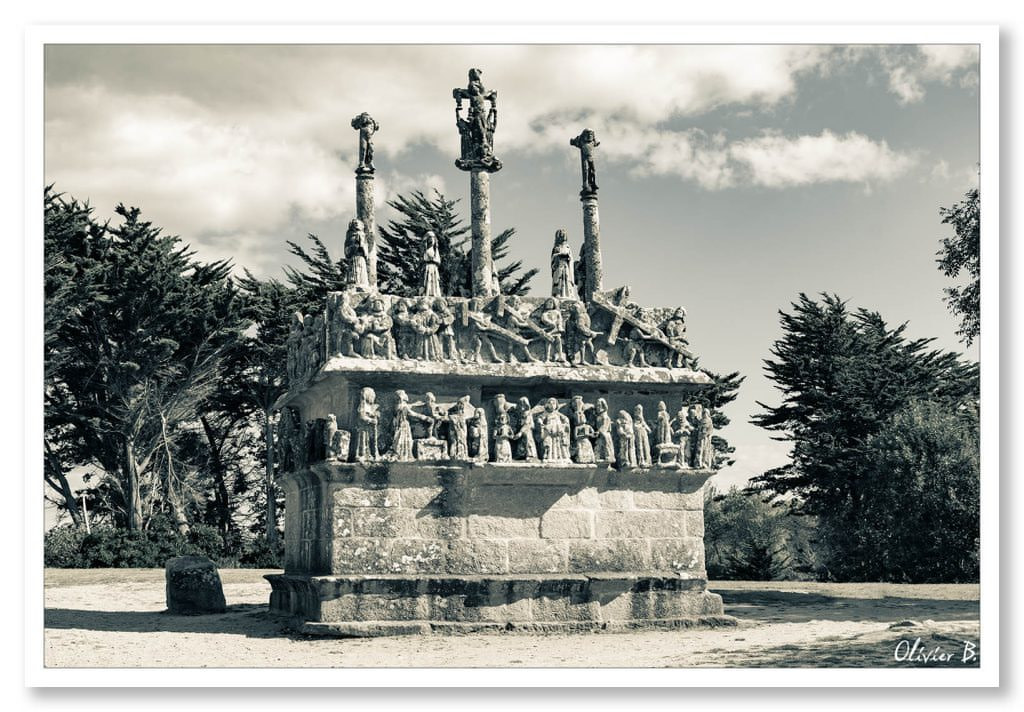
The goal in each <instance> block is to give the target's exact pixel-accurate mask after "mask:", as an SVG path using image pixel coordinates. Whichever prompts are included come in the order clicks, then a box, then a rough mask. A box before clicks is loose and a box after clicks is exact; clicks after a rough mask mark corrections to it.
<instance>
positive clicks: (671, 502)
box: [633, 490, 704, 511]
mask: <svg viewBox="0 0 1024 712" xmlns="http://www.w3.org/2000/svg"><path fill="white" fill-rule="evenodd" d="M633 504H634V505H635V506H636V508H637V509H692V510H701V511H703V509H704V492H703V491H702V490H698V491H696V492H689V493H687V492H657V491H655V492H642V491H635V492H633Z"/></svg>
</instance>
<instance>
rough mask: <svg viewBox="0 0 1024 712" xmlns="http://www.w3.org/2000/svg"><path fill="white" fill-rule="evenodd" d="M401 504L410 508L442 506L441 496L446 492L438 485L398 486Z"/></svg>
mask: <svg viewBox="0 0 1024 712" xmlns="http://www.w3.org/2000/svg"><path fill="white" fill-rule="evenodd" d="M396 491H397V492H398V498H399V500H398V501H399V503H400V506H402V507H408V508H409V509H424V508H427V507H440V506H441V504H440V498H441V495H442V493H443V492H444V490H443V488H442V487H440V486H438V487H400V488H397V489H396Z"/></svg>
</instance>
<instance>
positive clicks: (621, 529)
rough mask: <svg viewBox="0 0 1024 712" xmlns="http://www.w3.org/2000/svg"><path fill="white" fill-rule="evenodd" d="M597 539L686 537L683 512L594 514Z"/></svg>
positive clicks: (651, 511) (614, 512)
mask: <svg viewBox="0 0 1024 712" xmlns="http://www.w3.org/2000/svg"><path fill="white" fill-rule="evenodd" d="M594 530H595V534H596V536H597V538H598V539H650V538H652V537H664V538H668V537H683V536H685V535H686V530H685V519H684V513H683V512H673V511H656V510H632V511H626V512H621V511H612V512H605V511H600V512H597V513H596V514H595V527H594Z"/></svg>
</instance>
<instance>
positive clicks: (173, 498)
mask: <svg viewBox="0 0 1024 712" xmlns="http://www.w3.org/2000/svg"><path fill="white" fill-rule="evenodd" d="M160 432H161V435H162V437H163V441H164V456H165V457H166V458H167V485H166V487H167V501H168V502H169V503H170V505H171V512H172V514H173V515H174V524H175V526H177V527H178V533H179V534H181V535H182V536H185V535H186V534H188V531H189V525H188V517H187V516H185V507H184V505H183V504H182V503H181V496H180V495H179V493H178V490H177V488H176V487H175V486H174V485H175V479H176V476H175V474H174V458H173V457H172V456H171V443H170V441H169V440H168V439H167V418H166V417H165V416H164V414H163V413H161V414H160Z"/></svg>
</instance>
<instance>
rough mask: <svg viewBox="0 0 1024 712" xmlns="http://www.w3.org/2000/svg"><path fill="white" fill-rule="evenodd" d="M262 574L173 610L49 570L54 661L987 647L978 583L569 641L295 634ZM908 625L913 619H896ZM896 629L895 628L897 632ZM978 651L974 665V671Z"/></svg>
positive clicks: (613, 660) (721, 662) (232, 573)
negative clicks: (206, 601)
mask: <svg viewBox="0 0 1024 712" xmlns="http://www.w3.org/2000/svg"><path fill="white" fill-rule="evenodd" d="M263 573H268V572H260V571H252V570H222V571H221V578H222V580H223V582H224V594H225V596H226V598H227V601H228V612H227V613H225V614H223V615H213V616H195V617H188V616H171V615H167V614H165V613H163V612H162V611H163V610H164V589H163V582H164V578H163V571H162V570H160V569H155V570H89V571H60V570H48V571H47V572H46V615H45V625H46V631H45V664H46V665H47V666H48V667H487V666H493V667H759V666H771V667H867V666H870V667H874V666H907V665H912V664H918V665H920V664H925V663H922V661H920V660H918V661H917V662H916V663H915V662H913V661H906V662H903V661H897V660H895V659H894V651H895V650H896V648H897V644H898V643H899V642H900V641H901V640H905V641H907V643H904V644H903V647H902V648H901V651H903V650H906V651H908V652H909V650H910V649H911V648H912V646H913V644H914V642H915V641H916V640H917V639H918V638H920V641H921V642H920V644H919V645H918V647H917V649H916V652H917V657H919V658H920V657H921V656H923V655H924V654H925V653H929V652H931V651H933V650H934V649H935V648H936V646H938V648H939V649H940V650H941V652H943V653H947V654H949V655H951V659H950V660H947V661H935V662H934V663H933V664H946V665H952V666H956V667H960V666H963V665H964V663H963V661H962V657H963V650H964V641H968V642H969V643H971V644H972V645H974V646H977V647H976V648H975V649H976V650H978V651H980V645H979V630H978V587H977V586H972V585H954V584H946V585H934V586H932V585H924V586H906V585H892V584H814V583H762V582H732V581H730V582H721V583H712V584H711V588H712V590H714V591H716V592H718V593H721V594H722V596H723V598H724V600H725V608H726V613H729V614H730V615H733V616H736V617H737V618H739V619H740V625H739V627H737V628H724V629H723V628H720V629H713V630H681V631H645V632H635V633H614V634H612V633H603V634H602V633H598V634H573V635H561V634H559V635H543V636H539V635H525V634H476V635H465V636H410V637H397V638H376V639H368V640H362V639H336V638H313V637H306V636H296V635H294V634H291V633H289V632H288V631H287V630H285V628H284V626H283V624H282V622H281V621H280V619H278V618H275V617H273V616H270V615H268V614H267V613H266V603H267V599H268V597H269V594H270V586H269V585H268V584H267V583H266V582H265V581H263V580H262V578H261V576H262V574H263ZM901 622H905V623H903V624H900V623H901ZM894 624H897V625H896V627H893V626H894ZM979 659H980V657H979V658H978V659H975V660H973V661H971V662H970V663H969V664H971V665H976V664H977V663H978V661H979Z"/></svg>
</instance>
